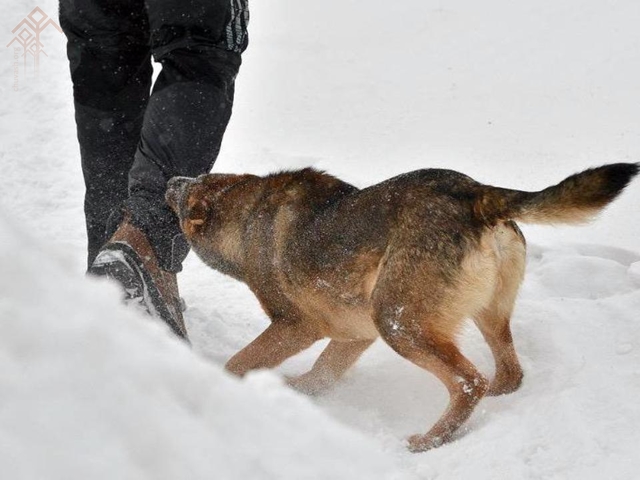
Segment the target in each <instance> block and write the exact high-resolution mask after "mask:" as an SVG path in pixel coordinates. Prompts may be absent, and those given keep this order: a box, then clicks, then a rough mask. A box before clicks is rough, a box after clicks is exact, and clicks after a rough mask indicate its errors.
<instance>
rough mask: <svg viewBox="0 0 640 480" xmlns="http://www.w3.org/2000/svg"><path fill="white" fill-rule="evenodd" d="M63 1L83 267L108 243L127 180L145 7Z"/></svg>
mask: <svg viewBox="0 0 640 480" xmlns="http://www.w3.org/2000/svg"><path fill="white" fill-rule="evenodd" d="M79 5H80V4H79V3H77V2H74V1H73V0H62V1H61V2H60V23H61V25H62V28H63V29H64V32H65V34H66V36H67V40H68V43H67V55H68V57H69V64H70V69H71V79H72V82H73V93H74V104H75V112H76V124H77V132H78V141H79V143H80V156H81V159H82V172H83V175H84V181H85V186H86V193H85V218H86V225H87V236H88V265H91V263H92V262H93V259H94V258H95V256H96V254H97V253H98V250H99V249H100V247H101V246H102V245H103V244H104V243H105V242H106V241H107V233H106V227H107V221H108V218H109V216H110V215H111V214H112V211H113V209H114V208H116V207H117V206H118V205H120V204H121V203H122V202H124V200H125V199H126V198H127V195H128V193H127V177H128V174H129V170H130V169H131V165H132V164H133V158H134V154H135V151H136V148H137V145H138V142H139V140H140V129H141V128H142V119H143V114H144V110H145V108H146V105H147V101H148V98H149V90H150V88H151V75H152V68H151V54H150V51H149V46H148V44H149V33H148V32H149V29H148V21H147V18H146V15H145V13H144V4H143V2H142V1H141V0H140V1H138V2H136V1H132V0H122V1H119V2H118V1H108V2H107V1H105V2H91V1H87V2H82V9H80V8H79Z"/></svg>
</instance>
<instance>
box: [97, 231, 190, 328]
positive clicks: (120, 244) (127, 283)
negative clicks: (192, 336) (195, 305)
mask: <svg viewBox="0 0 640 480" xmlns="http://www.w3.org/2000/svg"><path fill="white" fill-rule="evenodd" d="M88 273H89V274H90V275H94V276H99V277H108V278H112V279H114V280H115V281H117V282H118V283H119V284H120V285H121V286H122V288H123V291H124V298H125V302H127V303H137V304H140V305H141V306H143V307H144V308H145V310H146V311H147V312H148V313H149V314H150V315H152V316H155V317H158V318H161V319H162V320H163V321H164V322H166V323H167V325H169V327H171V330H173V332H174V333H175V334H176V335H177V336H178V337H180V338H183V339H185V340H188V339H187V331H186V328H185V326H184V319H183V317H182V310H183V308H182V307H183V303H182V300H181V299H180V295H179V293H178V283H177V279H176V274H175V273H173V272H167V271H165V270H162V269H161V268H160V266H159V264H158V259H157V257H156V255H155V253H154V251H153V248H152V247H151V244H150V243H149V240H148V239H147V237H146V235H145V234H144V233H143V232H142V231H141V230H140V229H138V228H137V227H135V226H134V225H132V224H131V222H130V221H129V220H128V219H127V218H125V219H124V220H123V222H122V223H121V224H120V226H119V227H118V229H117V230H116V232H115V233H114V234H113V236H112V237H111V239H110V240H109V241H108V242H107V243H106V244H105V245H104V246H103V247H102V248H101V249H100V251H99V252H98V255H97V256H96V258H95V260H94V262H93V264H92V265H91V267H90V268H89V270H88Z"/></svg>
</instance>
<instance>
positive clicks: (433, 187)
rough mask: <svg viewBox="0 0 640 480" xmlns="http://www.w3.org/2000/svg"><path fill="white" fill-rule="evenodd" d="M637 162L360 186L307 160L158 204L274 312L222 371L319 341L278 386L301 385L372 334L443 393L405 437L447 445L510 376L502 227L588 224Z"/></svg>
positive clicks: (512, 360)
mask: <svg viewBox="0 0 640 480" xmlns="http://www.w3.org/2000/svg"><path fill="white" fill-rule="evenodd" d="M639 169H640V164H631V163H626V164H625V163H618V164H610V165H605V166H601V167H598V168H593V169H590V170H586V171H584V172H582V173H578V174H575V175H572V176H570V177H568V178H566V179H565V180H563V181H562V182H560V183H559V184H557V185H555V186H552V187H549V188H546V189H544V190H541V191H538V192H524V191H518V190H509V189H504V188H498V187H493V186H489V185H483V184H481V183H479V182H477V181H475V180H473V179H472V178H470V177H468V176H466V175H464V174H462V173H458V172H455V171H451V170H441V169H426V170H418V171H414V172H411V173H406V174H403V175H399V176H397V177H394V178H391V179H389V180H387V181H384V182H382V183H379V184H376V185H373V186H371V187H368V188H365V189H362V190H360V189H358V188H356V187H354V186H352V185H350V184H348V183H345V182H343V181H341V180H339V179H337V178H335V177H333V176H331V175H328V174H326V173H323V172H320V171H316V170H314V169H304V170H300V171H291V172H281V173H276V174H272V175H269V176H266V177H258V176H255V175H230V174H208V175H202V176H199V177H198V178H186V177H175V178H173V179H171V180H170V181H169V183H168V188H167V193H166V200H167V203H168V204H169V206H170V207H171V208H172V209H173V211H174V212H175V213H176V215H177V216H178V219H179V221H180V225H181V228H182V230H183V232H184V235H185V236H186V238H187V240H188V242H189V243H190V245H191V247H192V248H193V250H194V251H195V252H196V254H197V255H198V256H199V257H200V258H201V259H202V260H203V261H204V262H205V263H206V264H207V265H209V266H210V267H212V268H214V269H216V270H218V271H220V272H222V273H224V274H227V275H230V276H231V277H233V278H235V279H237V280H240V281H242V282H245V283H246V284H247V285H248V286H249V287H250V289H251V290H252V291H253V293H254V294H255V295H256V296H257V298H258V299H259V301H260V304H261V305H262V307H263V309H264V311H265V312H266V314H267V315H268V316H269V318H270V319H271V324H270V326H269V327H268V328H267V329H266V330H265V331H264V332H263V333H262V334H260V335H259V336H258V337H257V338H256V339H255V340H254V341H252V342H251V343H250V344H249V345H248V346H246V347H245V348H244V349H242V350H241V351H240V352H238V353H237V354H236V355H234V356H233V357H232V358H231V359H230V360H229V361H228V363H227V364H226V368H227V369H228V370H229V371H230V372H232V373H234V374H237V375H244V374H245V373H246V372H248V371H250V370H253V369H258V368H273V367H276V366H277V365H279V364H280V363H282V362H283V361H284V360H285V359H287V358H289V357H291V356H293V355H295V354H296V353H298V352H300V351H302V350H304V349H306V348H307V347H309V346H311V345H312V344H313V343H314V342H316V341H318V340H320V339H322V338H327V337H328V338H329V339H330V342H329V344H328V345H327V347H326V348H325V350H324V351H323V352H322V354H321V355H320V356H319V358H318V360H317V361H316V362H315V364H314V365H313V367H312V368H311V370H310V371H309V372H307V373H305V374H303V375H301V376H299V377H296V378H291V379H289V383H290V384H291V385H292V386H293V387H295V388H297V389H298V390H301V391H303V392H307V393H311V394H314V393H318V392H321V391H323V390H325V389H327V388H328V387H330V386H331V385H332V384H333V383H334V382H335V381H336V380H337V379H339V378H340V377H341V376H342V375H343V374H344V373H345V371H346V370H347V369H348V368H349V367H350V366H352V365H353V364H354V363H355V362H356V360H357V359H358V358H359V357H360V355H361V354H362V353H363V352H364V351H365V350H366V349H367V348H368V347H369V346H370V345H371V344H372V343H373V342H374V341H375V340H376V338H377V337H379V336H380V337H382V339H383V340H384V341H385V342H386V343H387V344H388V345H389V346H390V347H391V348H392V349H393V350H395V351H396V352H397V353H398V354H400V355H401V356H402V357H404V358H406V359H407V360H409V361H411V362H413V363H414V364H416V365H418V366H420V367H422V368H424V369H425V370H428V371H429V372H431V373H433V374H434V375H435V376H436V377H438V378H439V379H440V381H442V383H443V384H444V386H445V387H446V388H447V390H448V392H449V396H450V398H449V405H448V408H447V409H446V411H445V412H444V413H443V415H442V416H441V418H440V419H439V420H438V421H437V422H436V423H435V425H434V426H433V427H432V428H431V429H430V430H429V431H428V432H427V433H426V434H417V435H414V436H412V437H410V438H409V439H408V448H409V449H410V450H411V451H413V452H421V451H425V450H429V449H431V448H434V447H438V446H440V445H442V444H443V443H446V442H449V441H451V440H452V438H453V436H454V433H455V432H456V430H458V428H459V427H460V426H461V425H462V424H463V422H464V421H465V420H466V419H467V418H469V416H470V415H471V413H472V412H473V409H474V407H475V406H476V405H477V404H478V402H479V401H480V400H481V399H482V397H484V396H485V395H502V394H507V393H511V392H514V391H515V390H517V389H518V387H519V386H520V384H521V382H522V378H523V371H522V368H521V366H520V363H519V361H518V357H517V355H516V351H515V348H514V344H513V338H512V334H511V329H510V319H511V313H512V310H513V306H514V302H515V299H516V296H517V293H518V289H519V286H520V284H521V282H522V280H523V276H524V269H525V250H526V243H525V239H524V237H523V235H522V233H521V231H520V229H519V228H518V226H517V224H516V223H515V222H516V221H521V222H524V223H539V224H559V223H568V224H578V223H584V222H587V221H589V220H590V219H592V218H593V217H594V216H595V215H596V214H597V213H598V212H599V211H600V210H602V209H603V208H604V207H605V206H606V205H608V204H609V203H610V202H611V201H612V200H614V199H615V198H616V197H617V196H618V195H619V194H620V193H621V192H622V190H623V189H624V188H625V187H626V186H627V184H628V183H629V182H630V181H631V179H632V178H633V177H634V176H635V175H637V174H638V171H639ZM466 319H473V320H474V322H475V324H476V325H477V326H478V327H479V329H480V331H481V332H482V335H483V337H484V339H485V340H486V342H487V343H488V345H489V347H490V349H491V351H492V354H493V357H494V359H495V376H494V378H493V380H492V381H491V382H489V381H488V380H487V379H486V377H485V376H484V375H482V374H481V373H480V372H479V371H478V370H477V369H476V367H475V366H474V365H473V364H472V363H471V362H470V361H469V360H468V359H467V358H465V357H464V356H463V354H462V353H461V352H460V350H459V349H458V347H457V345H456V336H457V334H458V332H459V330H460V327H461V325H462V324H463V322H464V321H465V320H466Z"/></svg>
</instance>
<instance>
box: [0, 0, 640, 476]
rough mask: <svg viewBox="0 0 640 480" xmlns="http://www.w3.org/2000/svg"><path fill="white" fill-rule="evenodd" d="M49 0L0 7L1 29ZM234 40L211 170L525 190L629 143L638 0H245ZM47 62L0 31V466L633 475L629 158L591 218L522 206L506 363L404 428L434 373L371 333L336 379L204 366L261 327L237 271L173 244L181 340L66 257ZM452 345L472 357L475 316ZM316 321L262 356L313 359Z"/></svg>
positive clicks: (72, 157) (292, 365) (63, 124)
mask: <svg viewBox="0 0 640 480" xmlns="http://www.w3.org/2000/svg"><path fill="white" fill-rule="evenodd" d="M35 6H39V7H40V8H42V10H43V11H44V12H46V13H48V14H49V15H51V16H52V17H54V18H55V17H57V4H56V2H55V1H53V0H42V1H40V2H39V3H37V4H36V3H34V2H33V1H32V0H29V1H25V0H21V1H13V0H12V1H10V2H5V3H3V4H2V6H0V37H2V38H4V40H3V42H4V45H6V44H7V43H9V42H10V41H11V39H12V38H13V34H12V33H11V30H12V28H13V27H14V26H15V25H16V24H17V23H18V22H20V20H21V19H22V18H24V16H26V15H27V14H28V13H29V12H31V10H32V9H33V8H34V7H35ZM251 8H252V19H251V25H250V36H251V44H250V47H249V50H248V51H247V53H246V55H245V57H244V65H243V68H242V70H241V73H240V77H239V78H238V83H237V94H236V103H235V111H234V115H233V118H232V121H231V124H230V126H229V129H228V132H227V135H226V137H225V142H224V144H223V149H222V152H221V154H220V157H219V160H218V162H217V164H216V166H215V170H216V171H219V172H223V171H224V172H250V173H256V174H264V173H268V172H271V171H274V170H279V169H283V168H297V167H303V166H309V165H311V166H315V167H317V168H321V169H326V170H327V171H329V172H330V173H333V174H335V175H338V176H340V177H341V178H343V179H345V180H347V181H349V182H351V183H353V184H355V185H358V186H362V187H364V186H367V185H370V184H372V183H375V182H378V181H381V180H383V179H385V178H388V177H391V176H393V175H395V174H398V173H401V172H405V171H410V170H414V169H418V168H425V167H446V168H452V169H455V170H460V171H463V172H464V173H467V174H469V175H471V176H473V177H474V178H476V179H478V180H480V181H482V182H486V183H491V184H494V185H499V186H503V187H511V188H519V189H525V190H537V189H540V188H544V187H546V186H548V185H550V184H553V183H556V182H557V181H559V180H561V179H562V178H564V177H565V176H567V175H569V174H571V173H574V172H576V171H579V170H582V169H585V168H588V167H591V166H596V165H599V164H603V163H608V162H619V161H628V162H636V161H640V109H639V108H638V105H640V29H638V25H640V5H638V3H637V2H636V1H635V0H618V1H615V0H607V1H595V0H588V1H584V0H582V1H578V0H566V1H564V2H555V1H553V2H552V1H547V0H543V1H539V2H511V1H507V0H487V1H485V2H475V1H472V0H459V1H444V0H442V1H435V0H397V1H396V2H382V1H378V0H367V1H365V0H326V1H323V2H311V1H304V0H303V1H296V2H287V1H284V0H269V1H268V2H266V1H265V2H260V1H253V2H252V5H251ZM42 41H43V44H44V48H45V52H46V55H47V56H46V57H43V58H42V59H41V67H40V75H39V77H38V78H34V76H33V73H32V72H31V71H29V70H28V71H27V72H25V71H23V70H22V69H20V70H19V75H18V79H17V80H18V83H17V85H18V90H17V91H16V90H14V83H15V79H14V69H13V51H12V50H13V49H12V48H11V47H10V48H6V49H4V51H1V52H0V97H1V99H2V100H1V103H0V105H1V106H0V135H1V136H0V165H1V166H2V170H1V172H2V173H1V175H0V326H1V333H0V466H1V467H0V471H1V474H0V477H1V478H7V479H9V478H10V479H20V480H22V479H29V480H31V479H33V480H35V479H65V480H66V479H69V478H73V479H81V478H92V479H99V478H105V479H106V478H119V479H175V478H189V479H191V478H194V479H196V478H197V479H199V478H203V479H204V478H216V479H240V478H242V479H260V480H262V479H281V478H282V479H329V478H331V479H334V478H345V479H353V478H371V479H375V478H381V479H393V478H398V479H404V478H420V479H432V478H471V477H473V478H474V479H485V478H486V479H493V478H531V479H538V478H557V479H565V478H581V479H601V478H616V479H635V478H637V475H638V473H637V472H638V471H640V457H638V455H637V445H639V444H640V433H639V432H640V406H638V398H640V325H639V324H640V222H638V207H639V206H640V182H639V181H636V182H635V183H633V184H632V185H631V186H630V187H629V189H628V190H627V191H626V192H625V194H624V195H623V196H622V197H621V198H620V199H619V200H618V201H616V203H615V204H613V205H612V206H611V207H610V208H609V209H608V210H607V211H606V212H605V213H604V214H603V215H602V216H601V218H600V219H599V220H598V221H597V222H595V223H593V224H592V225H589V226H586V227H580V228H577V227H571V228H569V227H567V228H551V227H535V228H533V227H529V226H524V227H523V229H524V231H525V234H526V235H527V237H528V240H529V243H530V248H529V256H528V265H527V276H526V280H525V283H524V285H523V288H522V291H521V295H520V299H519V302H518V305H517V309H516V312H515V315H514V319H513V330H514V336H515V342H516V347H517V349H518V351H519V354H520V358H521V361H522V363H523V367H524V369H525V380H524V383H523V386H522V388H521V389H520V390H519V391H518V392H516V393H514V394H512V395H509V396H505V397H499V398H487V399H484V400H483V401H482V402H481V403H480V405H479V407H478V408H477V410H476V412H475V413H474V415H473V417H472V418H471V419H470V420H469V421H468V422H467V424H466V428H465V431H464V432H463V434H462V435H461V436H460V438H459V439H458V440H457V441H455V442H453V443H452V444H450V445H446V446H444V447H442V448H439V449H437V450H434V451H430V452H427V453H424V454H419V455H412V454H409V453H407V452H405V450H404V444H403V441H404V438H405V437H406V436H408V435H409V434H413V433H417V432H424V431H426V429H427V428H428V427H429V426H430V425H431V424H432V423H433V422H434V421H435V420H436V419H437V418H438V417H439V415H440V414H441V413H442V410H443V409H444V408H445V406H446V402H447V396H446V393H445V390H444V387H443V386H442V385H441V384H440V383H439V382H438V381H437V380H436V379H435V378H433V377H432V376H430V375H429V374H427V373H425V372H423V371H421V370H420V369H418V368H417V367H415V366H413V365H411V364H409V363H408V362H407V361H405V360H403V359H401V358H400V357H398V356H397V355H395V354H394V353H393V352H392V351H391V350H390V349H389V348H388V347H387V346H386V345H384V344H383V343H382V342H378V343H376V344H375V345H374V347H373V348H371V349H370V351H368V352H367V353H366V354H365V355H364V356H363V357H362V359H361V360H360V361H359V363H358V364H357V365H356V367H355V368H354V369H353V370H352V371H351V372H350V373H349V374H348V376H347V377H346V378H345V379H344V381H342V382H341V383H340V384H339V385H338V386H337V387H336V388H335V389H334V390H333V391H331V392H330V393H328V394H327V395H325V396H323V397H321V398H313V399H309V398H305V397H302V396H300V395H298V394H296V393H294V392H292V391H290V390H289V389H287V388H286V387H285V386H283V385H282V383H281V382H280V380H279V375H276V374H274V373H269V372H261V373H257V374H254V375H251V376H249V378H247V379H246V380H243V381H238V380H236V379H234V378H231V377H229V376H228V375H226V374H225V373H224V372H223V370H222V368H221V366H222V365H223V363H224V362H225V361H226V359H228V358H229V357H230V356H231V355H232V354H233V353H235V352H236V351H237V350H239V349H240V348H241V347H243V346H244V345H245V344H247V343H248V342H249V341H250V340H251V339H253V338H254V337H255V336H256V335H257V334H258V333H259V332H260V331H261V330H262V329H264V328H265V326H266V319H265V316H264V314H263V313H262V312H261V310H260V307H259V305H258V303H257V301H256V300H255V299H254V298H253V297H252V295H251V293H250V292H249V291H248V289H247V288H246V287H245V286H243V285H241V284H238V283H237V282H234V281H232V280H231V279H228V278H226V277H222V276H220V275H218V274H216V273H215V272H212V271H210V270H209V269H207V268H206V267H204V266H203V265H202V264H201V263H200V262H199V260H198V259H197V258H195V257H190V258H189V259H188V260H187V262H186V265H185V269H184V273H183V274H182V276H181V287H182V294H183V296H184V297H185V299H186V302H187V303H188V305H189V309H188V310H187V312H186V321H187V324H188V328H189V332H190V336H191V339H192V342H193V351H191V350H189V349H187V348H186V347H185V346H183V345H181V344H180V343H178V342H177V341H175V340H174V339H173V338H172V337H171V336H170V335H169V334H168V332H167V329H166V328H164V327H163V326H162V325H159V324H158V323H156V322H153V321H149V320H146V319H145V318H143V317H141V316H139V315H138V314H137V312H133V311H130V310H126V309H125V308H123V307H122V306H120V305H119V302H118V292H117V289H116V288H115V287H113V286H112V285H108V284H105V283H104V282H97V281H93V282H91V281H88V280H87V279H85V278H84V276H83V271H84V258H85V237H84V236H85V233H84V220H83V215H82V198H83V184H82V176H81V171H80V160H79V153H78V146H77V142H76V139H75V125H74V120H73V108H72V98H71V85H70V81H69V75H68V66H67V62H66V56H65V40H64V36H63V35H62V34H59V33H58V32H57V31H56V30H55V29H53V28H51V27H50V28H48V29H47V30H46V31H45V33H44V34H43V37H42ZM463 345H464V350H465V352H466V353H467V354H468V356H469V357H471V358H472V359H473V361H474V362H475V363H476V364H477V365H478V366H479V367H480V368H481V369H482V370H483V371H484V372H486V373H487V374H491V371H492V359H491V356H490V353H489V351H488V349H487V348H486V346H485V345H484V343H483V341H482V340H481V338H480V335H479V334H478V333H477V332H476V331H475V329H473V328H471V327H469V329H468V332H467V333H466V335H465V336H464V339H463ZM321 347H322V345H317V346H315V347H314V348H312V349H310V350H309V351H307V352H304V353H303V354H301V355H299V356H298V357H296V358H294V359H291V360H290V361H288V362H287V363H286V364H284V365H283V366H282V367H281V368H280V369H278V372H277V373H278V374H281V373H285V374H289V373H299V372H302V371H304V370H305V369H307V368H309V366H310V365H311V364H312V363H313V361H314V359H315V356H316V355H317V354H318V353H319V351H320V349H321Z"/></svg>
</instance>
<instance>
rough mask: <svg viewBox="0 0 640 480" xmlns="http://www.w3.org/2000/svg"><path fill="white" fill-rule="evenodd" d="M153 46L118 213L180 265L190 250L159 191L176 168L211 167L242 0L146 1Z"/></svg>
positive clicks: (241, 42) (162, 260)
mask: <svg viewBox="0 0 640 480" xmlns="http://www.w3.org/2000/svg"><path fill="white" fill-rule="evenodd" d="M147 14H148V20H149V27H150V33H151V48H152V52H153V55H154V58H155V60H156V61H158V62H159V63H160V64H161V65H162V71H161V72H160V75H159V77H158V79H157V80H156V83H155V85H154V88H153V92H152V95H151V98H150V99H149V103H148V105H147V108H146V111H145V115H144V121H143V124H142V131H141V141H140V144H139V147H138V149H137V151H136V153H135V161H134V163H133V166H132V168H131V171H130V173H129V198H128V200H127V201H126V203H125V205H126V206H125V209H124V211H123V212H120V216H114V217H113V219H112V220H113V222H112V223H111V228H112V229H113V228H115V226H116V225H119V224H120V223H121V219H122V213H124V212H126V213H128V214H129V215H130V216H131V223H132V224H133V225H134V226H136V227H137V228H139V229H140V230H142V231H143V232H144V233H145V234H146V236H147V237H148V238H149V241H150V244H151V246H152V247H153V249H154V251H155V253H156V256H157V258H158V262H159V264H160V267H161V268H162V269H163V270H165V271H169V272H177V271H180V269H181V264H182V261H183V260H184V258H185V257H186V255H187V252H188V246H187V243H186V241H185V239H184V237H183V236H182V234H181V232H180V228H179V225H178V222H177V218H176V217H175V215H174V214H173V212H172V211H171V210H170V209H169V207H168V206H167V204H166V202H165V200H164V195H165V191H166V184H167V181H168V180H169V179H170V178H172V177H174V176H178V175H180V176H197V175H199V174H202V173H207V172H209V171H210V170H211V168H212V166H213V163H214V162H215V160H216V157H217V155H218V152H219V150H220V144H221V142H222V136H223V134H224V131H225V129H226V127H227V124H228V122H229V117H230V115H231V107H232V104H233V95H234V81H235V77H236V75H237V73H238V69H239V67H240V62H241V58H240V54H241V53H242V51H243V50H244V49H245V48H246V44H247V33H246V25H247V21H248V10H247V4H246V0H181V1H176V0H156V1H148V2H147Z"/></svg>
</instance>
